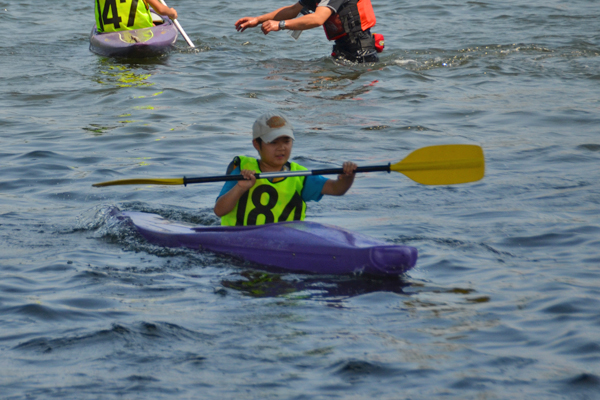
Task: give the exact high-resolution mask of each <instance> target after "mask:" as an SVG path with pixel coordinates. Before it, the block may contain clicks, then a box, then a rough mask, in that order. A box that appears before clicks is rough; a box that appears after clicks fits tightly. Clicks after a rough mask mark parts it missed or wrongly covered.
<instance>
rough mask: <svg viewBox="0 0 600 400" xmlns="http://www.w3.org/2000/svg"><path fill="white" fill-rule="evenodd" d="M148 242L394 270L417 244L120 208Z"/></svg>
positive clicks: (343, 270)
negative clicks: (193, 221) (203, 221)
mask: <svg viewBox="0 0 600 400" xmlns="http://www.w3.org/2000/svg"><path fill="white" fill-rule="evenodd" d="M118 217H119V218H121V219H129V220H130V221H131V223H132V224H133V225H134V226H135V227H136V228H137V230H138V231H139V233H140V234H141V235H142V236H143V237H144V238H146V240H148V241H149V242H150V243H152V244H155V245H158V246H165V247H188V248H191V249H195V250H210V251H212V252H215V253H223V254H228V255H231V256H235V257H239V258H242V259H244V260H248V261H252V262H255V263H257V264H262V265H265V266H271V267H277V268H282V269H286V270H290V271H297V272H309V273H316V274H352V273H366V274H375V275H399V274H402V273H404V272H406V271H408V270H409V269H411V268H412V267H414V265H415V263H416V262H417V249H415V248H414V247H410V246H399V245H393V244H390V243H386V242H384V241H381V240H377V239H374V238H371V237H368V236H364V235H361V234H357V233H353V232H349V231H347V230H344V229H342V228H338V227H335V226H331V225H323V224H319V223H317V222H309V221H294V222H280V223H276V224H267V225H258V226H240V227H229V226H227V227H224V226H192V225H186V224H183V223H180V222H171V221H168V220H166V219H164V218H163V217H161V216H159V215H156V214H148V213H142V212H135V211H127V212H122V213H121V214H120V215H118Z"/></svg>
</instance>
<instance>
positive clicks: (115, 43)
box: [90, 17, 178, 58]
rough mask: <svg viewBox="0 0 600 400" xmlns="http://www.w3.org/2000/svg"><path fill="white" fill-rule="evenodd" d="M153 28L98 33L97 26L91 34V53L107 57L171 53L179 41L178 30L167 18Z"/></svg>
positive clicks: (152, 55) (133, 56)
mask: <svg viewBox="0 0 600 400" xmlns="http://www.w3.org/2000/svg"><path fill="white" fill-rule="evenodd" d="M163 19H164V23H162V24H160V25H157V26H153V27H151V28H141V29H135V30H131V31H119V32H105V33H98V29H97V28H96V25H94V27H93V28H92V32H91V34H90V51H92V52H94V53H96V54H99V55H101V56H107V57H132V58H145V57H155V56H160V55H162V54H165V53H168V52H169V51H171V50H172V49H173V47H174V45H175V41H176V40H177V35H178V33H177V28H176V27H175V25H174V24H173V21H171V20H170V19H169V18H167V17H163Z"/></svg>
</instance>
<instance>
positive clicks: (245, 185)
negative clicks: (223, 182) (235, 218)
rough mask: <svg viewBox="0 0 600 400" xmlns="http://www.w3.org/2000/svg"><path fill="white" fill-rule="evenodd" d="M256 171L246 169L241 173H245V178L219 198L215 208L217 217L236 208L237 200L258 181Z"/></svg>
mask: <svg viewBox="0 0 600 400" xmlns="http://www.w3.org/2000/svg"><path fill="white" fill-rule="evenodd" d="M254 173H255V172H254V171H250V170H247V169H244V170H242V171H241V174H242V175H244V178H246V179H245V180H241V181H238V183H237V184H236V185H235V186H234V187H233V188H231V190H230V191H229V192H227V193H225V194H224V195H223V196H221V197H219V198H218V199H217V202H216V203H215V208H214V209H213V210H214V212H215V214H216V215H217V217H219V218H220V217H222V216H223V215H226V214H229V213H230V212H231V211H232V210H233V209H234V208H235V205H236V204H237V202H238V201H239V200H240V198H241V197H242V195H243V194H244V193H246V192H247V191H248V190H250V188H251V187H252V186H254V184H255V183H256V177H255V176H254Z"/></svg>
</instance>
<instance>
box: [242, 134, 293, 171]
mask: <svg viewBox="0 0 600 400" xmlns="http://www.w3.org/2000/svg"><path fill="white" fill-rule="evenodd" d="M252 143H253V144H254V148H255V149H256V150H257V151H258V153H259V154H260V159H261V161H262V162H263V163H265V164H267V165H269V166H271V167H274V168H277V169H278V170H279V169H281V168H282V167H283V166H284V165H285V163H286V162H288V160H289V159H290V156H291V154H292V146H293V145H294V140H293V139H292V138H291V137H288V136H280V137H278V138H277V139H275V140H273V141H272V142H271V143H265V142H262V144H261V145H259V144H258V142H257V141H256V140H253V141H252Z"/></svg>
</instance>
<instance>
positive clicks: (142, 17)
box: [95, 0, 153, 33]
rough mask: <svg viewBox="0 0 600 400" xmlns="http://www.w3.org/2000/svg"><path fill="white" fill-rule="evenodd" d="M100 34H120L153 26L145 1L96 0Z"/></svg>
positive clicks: (97, 25)
mask: <svg viewBox="0 0 600 400" xmlns="http://www.w3.org/2000/svg"><path fill="white" fill-rule="evenodd" d="M95 1H96V28H97V29H98V32H100V33H102V32H118V31H128V30H133V29H140V28H149V27H151V26H153V24H152V16H151V15H150V10H149V8H148V5H147V4H146V2H145V1H144V0H95Z"/></svg>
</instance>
